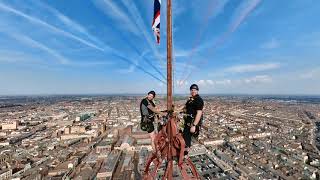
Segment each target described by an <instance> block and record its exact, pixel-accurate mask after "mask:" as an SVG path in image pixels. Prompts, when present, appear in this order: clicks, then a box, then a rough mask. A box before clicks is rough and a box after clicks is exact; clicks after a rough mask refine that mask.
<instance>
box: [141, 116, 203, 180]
mask: <svg viewBox="0 0 320 180" xmlns="http://www.w3.org/2000/svg"><path fill="white" fill-rule="evenodd" d="M175 120H176V117H175V116H171V117H169V121H168V123H167V124H166V125H165V126H164V127H163V128H162V129H161V130H160V131H159V133H158V134H157V135H156V138H155V146H156V152H154V153H153V154H152V155H151V157H150V158H149V159H148V161H147V163H146V167H145V170H144V180H153V179H156V178H157V175H158V170H159V167H160V166H161V165H162V164H163V163H164V164H165V173H164V175H163V176H162V179H168V180H172V179H173V177H172V174H173V161H176V162H177V163H176V164H177V166H178V169H179V170H180V173H181V177H182V178H183V179H186V180H194V179H200V177H199V174H198V172H197V171H196V168H195V167H194V165H193V164H192V162H191V160H190V159H189V157H185V156H184V150H185V142H184V139H183V137H182V134H181V133H179V132H178V128H177V125H176V121H175ZM151 163H153V168H152V169H151V168H150V165H151ZM188 172H189V173H188Z"/></svg>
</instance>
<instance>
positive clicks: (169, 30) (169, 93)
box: [167, 0, 173, 112]
mask: <svg viewBox="0 0 320 180" xmlns="http://www.w3.org/2000/svg"><path fill="white" fill-rule="evenodd" d="M171 7H172V5H171V0H167V109H168V112H172V110H173V109H172V105H173V99H172V9H171Z"/></svg>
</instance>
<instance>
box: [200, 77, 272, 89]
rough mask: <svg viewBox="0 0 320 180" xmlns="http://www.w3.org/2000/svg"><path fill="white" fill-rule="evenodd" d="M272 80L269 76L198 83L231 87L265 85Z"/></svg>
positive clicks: (201, 81)
mask: <svg viewBox="0 0 320 180" xmlns="http://www.w3.org/2000/svg"><path fill="white" fill-rule="evenodd" d="M271 82H272V78H271V77H270V76H268V75H257V76H253V77H248V78H241V79H222V80H210V79H208V80H203V79H202V80H199V81H197V83H198V84H199V85H200V86H209V87H213V86H230V85H238V86H242V85H248V84H264V83H271Z"/></svg>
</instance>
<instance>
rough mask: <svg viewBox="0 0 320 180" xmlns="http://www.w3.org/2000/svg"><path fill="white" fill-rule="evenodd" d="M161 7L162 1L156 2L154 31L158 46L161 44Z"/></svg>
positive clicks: (156, 0) (153, 22)
mask: <svg viewBox="0 0 320 180" xmlns="http://www.w3.org/2000/svg"><path fill="white" fill-rule="evenodd" d="M160 6H161V0H154V14H153V21H152V30H153V32H154V35H155V37H156V40H157V43H158V44H160Z"/></svg>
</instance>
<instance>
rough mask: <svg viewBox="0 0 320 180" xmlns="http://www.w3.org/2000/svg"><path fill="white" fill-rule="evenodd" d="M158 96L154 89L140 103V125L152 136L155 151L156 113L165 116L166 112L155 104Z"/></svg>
mask: <svg viewBox="0 0 320 180" xmlns="http://www.w3.org/2000/svg"><path fill="white" fill-rule="evenodd" d="M155 97H156V93H155V92H154V91H150V92H148V95H147V97H145V98H143V99H142V100H141V103H140V114H141V122H140V127H141V130H142V131H146V132H148V133H149V135H150V138H151V145H152V149H153V151H155V145H154V139H155V132H154V124H153V123H154V121H155V115H156V114H159V115H161V116H165V115H166V114H165V113H164V112H161V111H159V110H157V108H156V105H155V104H154V101H153V100H154V98H155Z"/></svg>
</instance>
